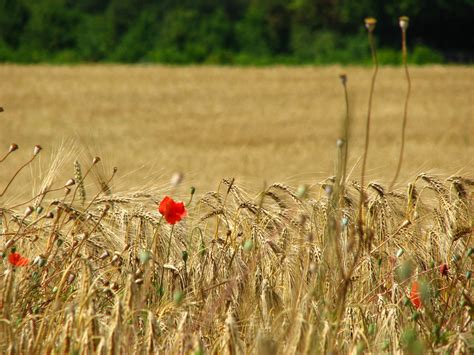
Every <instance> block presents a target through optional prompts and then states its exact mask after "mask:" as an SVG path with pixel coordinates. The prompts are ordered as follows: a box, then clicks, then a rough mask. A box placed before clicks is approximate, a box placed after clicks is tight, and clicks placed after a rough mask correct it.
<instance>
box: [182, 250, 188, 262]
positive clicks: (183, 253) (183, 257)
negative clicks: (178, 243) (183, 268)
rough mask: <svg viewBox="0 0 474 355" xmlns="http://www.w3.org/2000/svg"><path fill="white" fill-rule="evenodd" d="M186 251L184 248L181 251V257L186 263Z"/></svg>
mask: <svg viewBox="0 0 474 355" xmlns="http://www.w3.org/2000/svg"><path fill="white" fill-rule="evenodd" d="M188 256H189V255H188V252H187V251H186V250H183V251H182V252H181V258H182V259H183V261H184V262H185V263H186V262H187V261H188Z"/></svg>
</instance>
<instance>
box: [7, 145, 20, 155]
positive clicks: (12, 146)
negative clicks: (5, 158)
mask: <svg viewBox="0 0 474 355" xmlns="http://www.w3.org/2000/svg"><path fill="white" fill-rule="evenodd" d="M17 149H18V144H16V143H12V144H10V148H8V153H12V152H14V151H15V150H17Z"/></svg>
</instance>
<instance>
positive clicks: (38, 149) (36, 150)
mask: <svg viewBox="0 0 474 355" xmlns="http://www.w3.org/2000/svg"><path fill="white" fill-rule="evenodd" d="M41 149H43V148H41V146H40V145H35V147H34V148H33V155H34V156H36V155H38V154H39V152H41Z"/></svg>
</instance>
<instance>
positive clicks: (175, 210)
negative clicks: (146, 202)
mask: <svg viewBox="0 0 474 355" xmlns="http://www.w3.org/2000/svg"><path fill="white" fill-rule="evenodd" d="M158 210H159V211H160V213H161V214H162V215H163V217H165V219H166V222H168V223H169V224H175V223H176V222H179V221H181V219H182V218H184V217H186V208H185V207H184V203H183V202H175V201H174V200H173V199H172V198H171V197H168V196H165V198H164V199H163V200H162V201H161V202H160V207H159V209H158Z"/></svg>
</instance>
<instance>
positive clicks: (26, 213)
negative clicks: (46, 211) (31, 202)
mask: <svg viewBox="0 0 474 355" xmlns="http://www.w3.org/2000/svg"><path fill="white" fill-rule="evenodd" d="M34 210H35V209H34V208H33V207H31V206H28V207H26V209H25V218H26V217H28V216H29V215H30V214H32V213H33V212H34Z"/></svg>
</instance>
